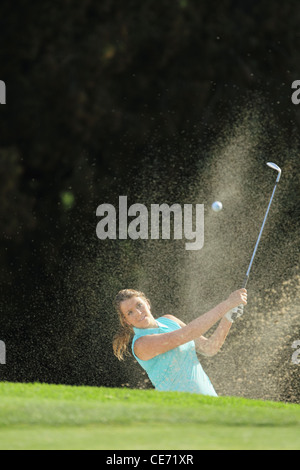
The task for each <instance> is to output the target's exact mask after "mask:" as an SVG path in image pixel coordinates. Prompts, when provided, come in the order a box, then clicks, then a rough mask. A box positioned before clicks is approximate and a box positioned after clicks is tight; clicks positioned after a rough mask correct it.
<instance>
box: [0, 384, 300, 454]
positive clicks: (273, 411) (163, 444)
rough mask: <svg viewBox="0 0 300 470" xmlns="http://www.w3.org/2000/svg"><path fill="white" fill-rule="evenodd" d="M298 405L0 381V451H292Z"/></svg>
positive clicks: (297, 440)
mask: <svg viewBox="0 0 300 470" xmlns="http://www.w3.org/2000/svg"><path fill="white" fill-rule="evenodd" d="M299 429H300V406H299V405H293V404H284V403H275V402H267V401H256V400H246V399H243V398H233V397H219V398H212V397H203V396H198V395H192V394H185V393H162V392H156V391H154V390H129V389H111V388H96V387H71V386H64V385H47V384H20V383H7V382H3V383H0V449H1V450H11V449H12V450H18V449H22V450H23V449H26V450H27V449H36V450H37V449H42V450H46V449H62V450H68V449H78V450H79V449H83V450H88V449H105V450H124V449H128V450H141V449H150V450H195V449H265V450H267V449H285V450H299V449H300V433H299Z"/></svg>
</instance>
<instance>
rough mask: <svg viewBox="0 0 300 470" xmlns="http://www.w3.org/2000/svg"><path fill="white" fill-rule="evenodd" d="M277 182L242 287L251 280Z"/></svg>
mask: <svg viewBox="0 0 300 470" xmlns="http://www.w3.org/2000/svg"><path fill="white" fill-rule="evenodd" d="M277 183H278V181H276V184H275V186H274V189H273V193H272V196H271V199H270V202H269V205H268V209H267V212H266V214H265V218H264V221H263V224H262V226H261V229H260V232H259V236H258V239H257V242H256V245H255V248H254V251H253V255H252V258H251V261H250V264H249V267H248V269H247V273H246V277H245V279H244V282H243V285H242V288H244V289H245V288H246V286H247V283H248V280H249V275H250V271H251V268H252V264H253V261H254V258H255V255H256V252H257V248H258V245H259V242H260V239H261V236H262V233H263V230H264V227H265V223H266V220H267V217H268V214H269V210H270V207H271V204H272V201H273V198H274V194H275V191H276V188H277Z"/></svg>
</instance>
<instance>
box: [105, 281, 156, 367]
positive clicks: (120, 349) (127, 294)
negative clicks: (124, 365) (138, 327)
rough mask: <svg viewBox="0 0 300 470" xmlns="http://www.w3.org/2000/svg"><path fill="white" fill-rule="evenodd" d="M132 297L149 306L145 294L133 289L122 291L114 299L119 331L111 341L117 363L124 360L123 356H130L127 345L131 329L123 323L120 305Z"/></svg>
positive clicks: (131, 332)
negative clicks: (138, 298)
mask: <svg viewBox="0 0 300 470" xmlns="http://www.w3.org/2000/svg"><path fill="white" fill-rule="evenodd" d="M133 297H140V298H142V299H143V300H145V301H146V302H148V304H149V306H150V302H149V300H148V299H147V297H146V296H145V294H144V293H143V292H140V291H137V290H134V289H123V290H120V292H118V294H117V295H116V297H115V299H114V307H115V309H116V311H117V313H118V315H119V321H120V330H119V331H118V333H117V334H116V335H115V337H114V339H113V350H114V355H115V356H116V357H117V358H118V359H119V361H122V360H124V356H125V355H127V356H130V353H129V351H128V344H129V341H130V339H131V337H132V336H133V327H132V326H131V325H128V324H127V323H126V322H125V319H124V315H123V313H122V311H121V303H122V302H124V300H128V299H132V298H133Z"/></svg>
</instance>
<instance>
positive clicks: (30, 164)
mask: <svg viewBox="0 0 300 470" xmlns="http://www.w3.org/2000/svg"><path fill="white" fill-rule="evenodd" d="M299 24H300V6H299V2H298V1H297V0H295V1H293V0H292V1H291V0H290V1H286V2H265V1H255V0H253V1H250V0H248V1H245V0H244V1H241V0H225V1H222V2H214V1H205V0H203V1H199V0H174V1H170V0H168V1H166V0H161V1H159V2H158V1H156V0H143V1H137V0H128V1H126V2H117V1H111V0H101V2H99V1H95V0H80V1H68V0H64V1H60V2H57V1H51V2H50V1H48V0H46V1H40V2H32V1H31V2H29V1H24V0H23V1H16V2H8V1H6V0H4V1H2V2H1V5H0V41H1V42H0V79H1V80H4V81H5V83H6V87H7V104H6V105H2V106H1V107H0V113H1V117H0V119H1V126H0V181H1V184H0V202H1V204H0V219H1V231H0V266H1V268H0V282H1V295H0V300H1V303H0V305H1V307H0V308H1V319H0V339H1V340H3V341H5V343H6V348H7V364H6V365H5V366H0V367H1V369H0V374H1V375H0V377H1V380H10V381H40V382H49V383H66V384H78V385H81V384H89V385H97V386H123V385H126V384H127V385H129V386H149V384H147V382H144V379H145V377H143V379H141V372H140V370H139V369H137V368H136V365H135V364H134V363H133V362H132V361H130V360H129V362H127V363H126V364H119V362H118V361H117V360H116V359H115V358H114V357H113V355H112V347H111V340H112V336H113V334H114V332H115V330H116V328H117V325H118V321H117V318H116V316H115V314H114V312H113V309H112V307H111V302H112V299H113V297H114V295H115V294H116V292H117V291H118V290H119V289H121V288H124V287H128V286H130V287H133V288H139V289H143V288H144V287H145V283H143V282H140V279H141V277H142V278H144V277H145V276H147V268H146V267H145V265H143V264H142V263H140V262H139V256H140V254H141V253H143V249H144V247H145V245H143V244H142V243H140V242H131V243H130V241H122V242H121V241H113V240H111V241H110V240H106V241H100V240H98V239H97V238H96V224H97V219H96V208H97V207H98V205H99V204H102V203H110V204H113V205H115V207H117V205H118V197H119V195H127V196H128V199H129V203H133V202H142V203H144V204H147V203H149V202H155V203H158V202H159V203H162V202H166V203H170V204H171V203H173V202H180V203H181V204H182V203H184V202H187V201H186V199H187V200H189V201H191V199H189V197H190V195H191V194H195V191H196V187H197V184H198V181H197V180H196V175H197V174H199V171H200V174H201V171H203V172H204V170H205V168H209V165H210V162H211V161H212V158H213V157H212V153H211V151H210V149H211V146H213V145H214V143H215V142H216V141H218V139H220V138H221V137H220V136H222V131H223V129H224V126H225V125H226V127H228V126H230V125H231V124H232V126H234V125H235V124H236V122H237V121H238V120H239V113H240V112H241V111H242V110H247V109H248V110H249V112H251V109H253V106H254V104H255V108H256V109H259V114H260V120H261V121H262V122H263V123H264V126H265V128H264V132H265V139H264V143H263V144H262V146H261V148H260V149H258V152H257V154H256V157H255V158H257V161H258V165H260V164H262V162H264V161H267V158H268V157H270V159H271V158H272V159H274V160H275V161H276V162H277V163H278V164H279V165H281V166H282V167H283V169H284V170H285V174H287V173H288V174H289V178H288V179H287V180H286V184H285V186H284V190H283V191H282V193H281V198H280V201H281V206H280V207H281V209H282V210H281V211H280V213H278V218H277V219H276V220H277V225H276V230H275V232H276V237H275V235H274V236H273V235H272V234H271V233H270V234H269V238H268V249H269V250H270V251H272V250H273V251H274V252H276V254H277V256H278V257H281V258H280V259H281V263H278V264H277V265H276V273H275V274H274V273H273V274H274V275H273V276H272V277H271V284H272V286H273V287H274V289H275V290H276V289H277V287H276V286H277V285H278V284H280V283H281V282H282V280H283V279H287V278H289V277H290V276H293V275H294V274H295V272H296V271H297V267H298V262H299V248H298V247H299V245H298V239H297V238H296V234H297V233H298V231H299V225H300V224H299V183H300V179H299V175H300V172H299V170H300V160H299V155H300V154H299V139H298V135H299V129H300V113H299V109H300V106H299V108H298V107H297V106H295V105H293V104H292V102H291V95H292V90H291V84H292V82H293V81H294V80H297V79H300V65H299V64H300V62H299V51H300V31H299ZM261 167H262V166H261ZM245 173H247V169H245ZM272 176H274V175H272ZM272 181H273V180H272ZM270 188H271V186H269V189H270ZM269 189H268V190H269ZM203 191H204V189H203ZM130 201H131V202H130ZM192 202H196V201H192ZM197 202H199V203H204V202H207V201H206V200H205V197H204V192H203V198H202V199H200V200H198V201H197ZM264 210H265V207H264V206H262V208H261V211H264ZM261 214H262V212H261V213H260V215H259V217H258V218H257V220H258V221H260V220H261ZM243 230H244V231H245V229H243ZM278 240H279V242H280V243H282V247H283V248H282V251H281V248H280V249H279V247H278ZM296 240H297V241H296ZM153 243H154V242H153ZM150 244H151V242H150V241H149V245H147V246H150ZM153 247H154V248H153V249H154V253H156V255H154V258H152V266H151V276H152V277H151V282H152V284H151V286H152V287H151V288H150V287H149V288H148V292H147V293H148V294H150V295H152V298H153V303H154V308H156V309H157V308H158V306H159V308H161V305H163V307H164V308H165V309H169V308H170V306H172V308H173V307H174V302H175V301H176V300H178V299H180V297H181V286H182V284H181V282H180V279H178V277H177V276H176V273H174V272H170V269H167V267H166V263H163V264H162V267H160V265H159V253H160V252H159V249H160V248H161V249H162V250H166V251H165V252H163V253H162V255H161V256H162V257H164V259H166V258H167V257H168V250H169V249H170V248H169V245H168V248H166V245H165V244H163V245H155V246H154V245H153ZM157 247H158V248H157ZM252 247H253V240H250V242H249V246H247V250H245V252H246V255H245V253H244V257H243V258H242V259H243V262H244V264H242V265H240V266H239V267H237V266H236V267H235V269H233V270H232V271H231V274H232V275H231V277H230V276H229V277H228V276H227V275H226V276H225V278H226V279H224V289H225V292H227V290H226V289H231V288H232V287H234V286H238V283H239V282H240V279H242V278H243V275H244V268H245V267H246V265H247V262H248V261H249V260H248V258H249V254H250V251H249V250H250V249H252ZM157 250H158V251H157ZM176 253H177V252H176V249H175V250H174V251H172V256H175V258H176V256H177V255H178V256H177V258H176V259H177V260H178V259H179V258H180V256H181V257H183V256H185V254H184V253H183V252H182V251H180V253H181V254H178V253H179V252H178V253H177V255H176ZM282 253H283V254H282ZM283 256H284V257H285V259H286V258H288V263H283ZM178 257H179V258H178ZM179 261H180V259H179ZM148 262H149V260H148ZM148 266H149V265H148ZM149 269H150V268H149ZM267 271H268V267H267V266H266V264H265V263H263V259H262V258H261V257H258V262H257V271H256V273H257V278H255V279H254V280H253V284H252V286H253V288H254V287H255V286H256V287H257V288H258V287H259V286H261V283H260V284H259V283H258V281H257V284H255V282H256V279H259V280H260V281H261V279H264V278H265V273H266V272H267ZM149 273H150V271H149ZM162 280H163V282H162ZM226 283H227V284H226ZM146 285H147V286H149V282H148V283H147V284H146ZM149 291H150V292H149ZM174 310H176V309H174V308H173V312H174ZM168 311H169V310H168ZM175 313H176V312H175ZM295 339H299V338H298V337H297V338H295ZM295 370H296V372H295ZM295 373H296V374H298V368H297V367H296V366H295V367H294V369H293V372H292V374H294V376H293V377H294V378H293V379H291V377H289V379H288V380H294V381H297V376H296V375H295ZM284 390H285V389H283V392H282V393H283V395H282V396H280V397H279V398H284V399H289V396H288V394H285V392H284ZM295 393H296V392H295V390H294V395H295Z"/></svg>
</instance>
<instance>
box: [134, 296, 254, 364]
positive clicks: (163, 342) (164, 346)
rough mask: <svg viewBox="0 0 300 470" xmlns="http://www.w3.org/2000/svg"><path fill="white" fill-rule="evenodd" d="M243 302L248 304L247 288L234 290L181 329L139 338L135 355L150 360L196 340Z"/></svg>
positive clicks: (135, 346)
mask: <svg viewBox="0 0 300 470" xmlns="http://www.w3.org/2000/svg"><path fill="white" fill-rule="evenodd" d="M241 304H243V305H246V304H247V291H246V289H239V290H237V291H235V292H233V293H232V294H231V295H230V296H229V297H228V299H227V300H225V301H224V302H221V303H220V304H219V305H217V306H216V307H215V308H213V309H212V310H210V311H209V312H207V313H205V314H204V315H201V316H200V317H198V318H196V320H193V321H192V322H191V323H189V324H188V325H185V326H183V327H182V328H180V329H179V330H176V331H172V332H171V333H162V334H157V335H156V334H154V335H146V336H142V337H140V338H138V339H137V340H136V342H135V344H134V352H135V355H136V356H137V357H138V358H139V359H141V360H144V361H148V360H149V359H152V358H153V357H155V356H158V355H159V354H163V353H165V352H167V351H170V350H171V349H174V348H177V347H178V346H181V345H182V344H185V343H188V342H189V341H194V340H196V339H197V338H199V337H200V336H202V335H203V334H204V333H205V332H206V331H208V330H209V329H210V328H211V327H212V326H213V325H214V324H215V323H217V322H218V321H219V320H221V318H223V317H224V316H225V315H226V313H227V312H229V311H230V310H231V309H233V308H234V307H238V306H239V305H241Z"/></svg>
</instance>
